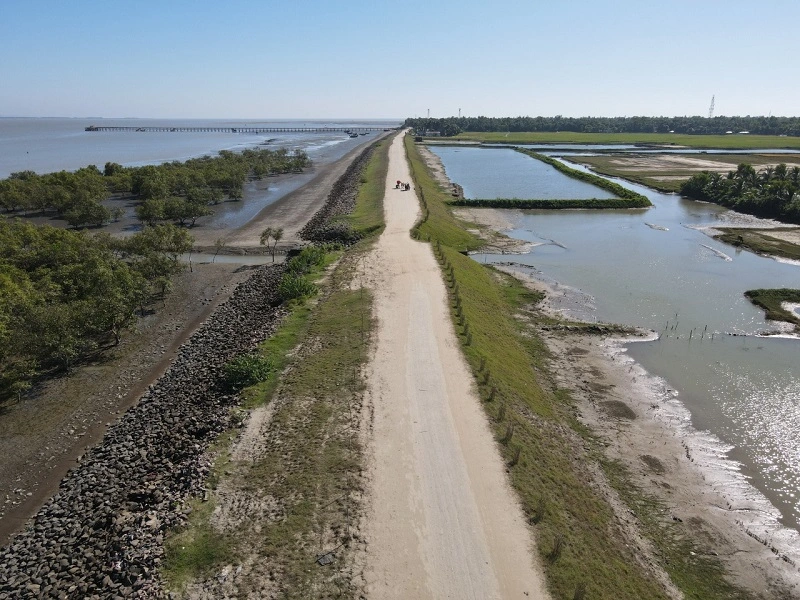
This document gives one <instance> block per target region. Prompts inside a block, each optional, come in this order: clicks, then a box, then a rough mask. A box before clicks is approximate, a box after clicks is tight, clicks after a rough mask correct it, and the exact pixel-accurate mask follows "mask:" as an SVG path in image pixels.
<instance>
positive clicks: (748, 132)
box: [739, 131, 750, 133]
mask: <svg viewBox="0 0 800 600" xmlns="http://www.w3.org/2000/svg"><path fill="white" fill-rule="evenodd" d="M739 133H750V132H749V131H740V132H739Z"/></svg>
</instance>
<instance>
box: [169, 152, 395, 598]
mask: <svg viewBox="0 0 800 600" xmlns="http://www.w3.org/2000/svg"><path fill="white" fill-rule="evenodd" d="M382 150H383V149H381V151H382ZM380 164H381V161H380V159H375V160H372V161H370V166H371V167H372V168H371V169H370V167H368V168H367V170H366V173H367V175H366V177H367V183H371V179H372V178H373V177H382V182H381V185H380V188H378V187H377V186H374V185H367V184H363V185H362V192H363V193H360V194H359V195H358V198H359V199H358V201H357V202H356V212H358V214H359V216H358V217H357V218H356V221H357V222H358V223H360V224H361V225H359V226H355V225H354V227H363V229H361V231H362V234H363V235H365V236H366V235H370V234H372V235H374V234H376V233H378V232H379V231H380V230H381V229H382V217H383V211H382V206H383V198H382V193H383V188H384V185H383V184H384V183H385V177H386V175H385V168H384V169H383V172H381V167H380ZM365 188H366V190H365ZM378 190H380V197H378ZM376 219H380V223H378V221H376ZM376 225H377V226H376ZM369 243H370V242H369V241H366V240H365V241H362V242H360V243H359V244H356V245H355V246H352V247H350V248H349V249H348V251H347V252H346V253H344V254H343V253H342V251H341V246H339V245H323V246H309V247H306V248H304V249H303V250H302V251H301V252H300V253H299V254H298V255H296V256H294V257H292V258H291V259H290V260H288V261H287V263H286V265H285V270H286V275H285V276H284V279H283V281H282V282H281V286H283V285H284V284H285V285H287V286H288V285H289V284H288V283H287V282H290V281H291V282H292V283H291V285H292V286H295V285H300V282H305V284H308V285H311V286H314V289H315V290H316V291H318V292H319V293H318V296H317V298H315V299H313V300H311V299H310V298H309V296H308V295H306V294H297V295H294V294H287V295H286V296H285V297H287V298H288V297H290V296H291V299H290V300H289V301H288V302H287V307H288V308H289V309H290V314H289V315H288V317H286V319H285V320H284V321H283V323H282V325H281V327H280V329H279V330H278V331H277V332H276V333H275V334H274V335H272V336H271V337H270V338H269V339H267V340H266V341H265V342H263V343H262V344H261V345H260V347H259V351H258V354H257V355H258V356H259V357H260V360H262V361H268V362H269V364H270V365H271V366H272V369H271V371H270V373H269V374H268V376H267V377H266V379H263V380H262V381H259V382H258V383H256V384H255V385H253V386H251V387H248V388H245V389H244V390H242V391H241V392H240V397H241V398H242V403H243V406H245V407H247V408H251V409H253V408H257V407H263V406H264V405H266V404H267V403H270V404H271V417H270V418H269V420H268V422H267V423H266V424H265V425H264V426H263V427H262V428H261V430H260V431H259V432H258V441H257V443H256V444H257V446H258V448H259V449H258V451H257V452H255V453H254V454H253V456H252V457H251V458H249V459H247V460H233V459H231V455H230V452H229V450H230V445H229V444H221V446H220V450H219V451H218V452H217V459H216V466H215V468H214V470H213V472H212V477H211V478H210V480H209V485H210V486H212V487H218V489H219V492H218V493H219V494H220V495H219V506H220V507H221V508H222V509H223V511H222V512H223V513H224V512H225V511H231V513H229V518H227V519H226V518H224V517H223V518H219V519H216V520H215V519H214V518H212V517H211V515H210V513H207V512H201V513H199V518H197V519H194V518H193V519H192V527H191V529H192V530H193V531H192V532H191V535H193V536H195V537H197V538H199V539H200V540H201V541H202V540H203V539H208V540H213V539H214V537H215V536H216V539H218V540H220V541H221V542H223V543H227V542H226V541H227V540H232V542H231V544H230V546H227V552H226V554H221V555H218V556H214V557H211V558H210V559H209V563H208V565H207V566H204V565H203V564H197V563H194V564H196V566H195V567H193V570H192V569H188V570H187V573H188V574H187V575H186V576H183V581H184V582H194V583H195V584H199V585H201V586H202V588H203V590H204V591H205V592H207V593H208V594H210V595H217V596H219V597H222V596H224V595H228V594H230V593H232V592H231V589H230V588H225V587H224V586H225V583H224V582H221V580H220V579H219V578H218V577H216V574H217V573H218V572H219V570H220V569H221V568H222V567H223V566H224V565H225V564H230V563H234V564H238V565H241V566H242V567H243V570H242V572H241V575H240V576H238V577H237V579H236V583H235V586H236V588H235V589H236V592H235V593H238V594H244V595H247V594H248V593H255V592H256V591H257V592H258V593H259V594H263V593H266V592H269V593H272V594H274V595H275V596H276V597H282V598H323V597H325V598H332V597H353V596H354V595H355V591H354V590H356V588H357V586H358V583H357V581H356V576H355V574H354V572H353V563H352V561H350V560H349V559H348V557H349V554H348V553H349V552H350V550H351V548H352V547H354V546H357V545H358V544H360V542H359V537H358V526H359V523H358V519H359V517H358V514H359V513H358V510H359V502H360V499H361V493H362V487H363V482H362V479H361V478H362V475H361V474H362V468H363V467H362V448H361V445H360V442H359V437H358V431H359V427H360V422H361V401H362V392H363V389H364V383H363V381H362V377H361V369H362V366H363V364H364V363H365V361H366V360H367V350H368V347H369V339H370V332H371V328H372V325H373V321H372V316H371V310H372V309H371V307H372V298H371V296H370V294H369V293H368V292H367V291H366V290H364V289H353V288H352V280H353V276H354V272H355V265H356V262H357V261H358V259H359V257H360V254H361V253H362V252H364V251H366V248H367V246H368V245H369ZM334 261H338V262H337V263H336V264H335V265H333V264H332V263H334ZM331 268H332V270H331ZM328 271H330V272H328ZM323 272H326V273H327V275H326V276H325V277H324V279H322V280H320V276H321V274H322V273H323ZM228 435H229V438H230V439H233V438H234V437H235V436H234V435H233V434H232V433H229V434H228ZM217 484H218V485H217ZM231 498H235V499H236V500H234V501H231ZM237 511H238V512H237ZM205 532H208V535H207V536H206V538H204V537H203V536H204V535H205ZM170 548H172V552H174V553H175V554H176V556H177V557H180V555H181V552H182V550H181V551H178V550H177V545H176V544H172V545H171V546H170ZM175 563H176V560H172V561H171V562H168V565H170V568H173V567H171V565H174V564H175ZM237 568H238V567H237ZM168 579H169V581H172V582H175V581H179V578H178V576H177V575H174V574H169V575H168ZM175 589H180V586H177V587H176V588H175Z"/></svg>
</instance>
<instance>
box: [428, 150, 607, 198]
mask: <svg viewBox="0 0 800 600" xmlns="http://www.w3.org/2000/svg"><path fill="white" fill-rule="evenodd" d="M430 149H431V151H432V152H433V153H434V154H436V155H438V156H439V158H441V159H442V162H443V164H445V168H446V169H447V174H448V176H449V177H450V179H451V180H452V181H454V182H456V183H458V184H459V185H461V186H462V187H463V188H464V197H465V198H469V199H473V200H474V199H479V198H480V199H487V198H524V199H531V198H535V199H544V200H559V199H583V198H614V197H615V196H614V195H613V194H611V193H610V192H607V191H606V190H603V189H601V188H599V187H596V186H594V185H591V184H589V183H585V182H583V181H578V180H576V179H572V178H570V177H567V176H566V175H564V174H563V173H561V172H559V171H557V170H556V169H554V168H553V167H551V166H550V165H548V164H547V163H543V162H542V161H540V160H536V159H535V158H531V157H530V156H526V155H524V154H522V153H520V152H517V151H515V150H512V149H510V148H470V147H461V148H454V147H452V146H431V147H430Z"/></svg>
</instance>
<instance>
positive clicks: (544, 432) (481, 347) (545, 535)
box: [406, 143, 739, 600]
mask: <svg viewBox="0 0 800 600" xmlns="http://www.w3.org/2000/svg"><path fill="white" fill-rule="evenodd" d="M406 147H407V149H408V152H409V158H410V163H411V165H412V168H413V169H414V174H413V176H414V179H415V182H416V183H417V185H418V186H419V188H420V189H422V190H423V192H424V198H425V206H426V207H427V210H426V211H425V212H426V217H427V218H426V219H425V220H424V221H423V222H422V223H421V224H420V225H419V226H418V229H417V230H416V231H415V235H416V237H418V238H422V239H430V240H431V243H432V244H433V246H434V252H435V254H436V256H437V259H438V260H439V261H440V264H441V265H442V269H443V272H444V276H445V281H446V284H447V286H448V289H449V292H450V301H451V309H452V313H451V314H452V318H453V321H454V325H455V328H456V332H457V333H458V335H459V339H460V340H461V343H462V348H463V351H464V354H465V356H466V358H467V360H468V362H469V364H470V366H471V368H472V371H473V375H474V377H475V382H476V386H477V387H478V390H479V393H480V396H481V398H482V399H483V403H482V404H483V407H484V409H485V411H486V413H487V415H488V417H489V420H490V423H491V424H492V427H493V429H494V432H495V435H496V438H497V440H498V448H499V450H500V452H501V454H502V456H503V458H504V460H505V461H506V463H507V465H508V471H509V476H510V479H511V483H512V485H513V487H514V489H515V490H516V492H517V494H518V496H519V498H520V501H521V504H522V508H523V511H524V513H525V515H526V517H527V519H528V520H529V522H530V523H532V524H534V525H535V528H536V536H537V547H538V550H539V554H540V558H541V560H542V564H543V565H544V567H545V572H546V576H547V581H548V587H549V589H550V591H551V593H552V595H553V597H554V598H567V599H569V598H573V597H574V595H575V594H576V591H577V590H579V589H580V587H581V586H585V593H586V597H587V598H593V599H608V600H612V599H613V600H625V599H630V600H639V599H641V598H648V599H657V598H666V597H667V596H666V593H665V591H664V590H663V589H662V587H661V585H660V584H659V583H658V582H657V581H656V580H655V579H654V578H653V577H652V576H651V574H649V573H648V572H646V571H645V570H644V569H642V568H641V567H640V566H639V563H638V562H637V558H636V556H635V555H634V554H633V550H632V549H631V547H630V546H629V545H628V543H627V542H626V539H625V537H624V535H623V534H622V532H621V531H620V529H619V527H618V525H617V522H616V519H615V516H614V514H613V511H612V509H611V507H610V506H609V504H608V503H607V501H606V500H605V499H604V497H603V496H602V495H601V494H600V493H599V492H598V491H597V490H596V489H595V488H594V487H593V485H592V483H590V482H591V481H592V480H593V479H594V477H595V475H594V472H593V468H592V466H591V465H592V463H595V464H598V465H599V466H600V467H603V468H606V469H607V471H608V478H609V480H610V482H611V483H612V484H614V485H615V487H616V488H617V489H618V490H619V491H625V490H627V491H629V492H630V494H631V495H630V496H629V497H627V498H626V499H628V500H629V501H632V502H633V501H635V502H651V503H652V502H653V501H652V500H651V499H648V498H647V497H646V496H644V495H643V494H641V493H634V490H633V486H631V484H630V479H629V477H628V476H627V474H626V472H625V471H624V469H621V468H620V467H619V466H618V465H616V464H614V463H609V465H610V466H608V467H607V465H606V464H604V463H607V461H605V459H604V458H603V454H602V442H601V441H598V440H597V439H595V438H594V436H593V435H592V434H591V432H590V431H588V430H587V429H586V428H585V427H584V426H583V425H582V424H581V423H580V422H579V421H578V420H577V419H576V418H575V410H576V409H575V406H574V403H573V401H572V400H571V398H570V396H569V394H568V393H567V392H566V391H564V390H561V389H558V388H556V387H555V385H554V384H553V381H552V379H551V377H552V375H551V374H550V372H549V369H550V368H551V367H550V362H549V357H548V351H547V349H546V347H545V345H544V344H543V342H542V341H541V340H540V339H539V338H538V337H537V336H536V335H535V333H534V332H533V331H532V329H531V327H530V325H529V322H530V321H532V320H536V319H543V320H546V321H547V322H548V324H550V323H551V321H552V319H547V318H544V317H542V316H541V315H540V314H539V313H538V312H537V311H535V310H531V309H530V308H529V307H530V305H531V304H534V303H535V302H536V301H538V300H539V299H540V297H539V296H537V295H536V294H533V293H531V292H530V291H528V290H527V289H526V288H525V287H524V286H523V285H522V284H521V283H520V282H519V281H517V280H516V279H514V278H512V277H510V276H507V275H505V274H502V273H499V272H497V271H495V270H493V269H491V268H487V267H485V266H482V265H480V264H479V263H477V262H475V261H473V260H472V259H470V258H469V257H467V256H465V255H463V254H462V253H461V252H460V250H462V249H463V247H464V246H465V245H468V244H465V241H464V237H463V236H465V235H468V234H467V233H466V232H464V233H462V234H457V233H455V232H456V230H461V231H463V225H462V224H461V223H459V222H458V221H457V220H456V219H455V218H454V217H453V216H452V214H451V213H450V212H449V210H448V201H449V196H448V194H447V192H445V191H444V190H442V189H440V188H439V187H438V186H437V185H436V184H435V183H434V182H433V179H432V178H431V176H430V174H429V173H428V172H427V170H426V169H425V168H424V165H423V163H422V161H421V160H420V159H419V156H418V153H417V150H416V148H415V146H414V144H413V143H407V146H406ZM453 243H455V244H456V245H455V246H453V245H452V244H453ZM587 330H589V329H588V327H587ZM512 427H513V429H512ZM509 432H512V434H511V439H508V437H509V435H508V434H509ZM636 506H637V508H640V505H638V504H637V505H636ZM653 506H655V505H653ZM663 516H664V515H663V512H657V513H654V516H653V520H652V527H651V526H650V522H647V523H644V522H643V527H644V528H645V529H646V530H647V532H648V533H650V534H651V535H652V536H653V538H654V543H656V546H657V548H658V549H659V551H662V552H664V556H666V557H667V560H666V561H665V563H666V562H667V561H670V562H674V563H675V564H674V565H672V564H664V565H663V566H664V568H666V569H668V571H669V572H670V573H671V575H672V577H673V578H674V580H675V582H676V584H677V585H680V586H681V587H682V589H683V590H684V592H685V593H686V594H687V597H690V598H709V599H713V598H738V597H739V596H738V593H739V592H738V591H737V590H735V588H732V587H731V586H730V585H729V584H728V583H727V582H726V581H725V580H724V578H723V577H722V571H721V568H720V566H719V564H718V563H717V562H714V561H713V560H710V559H709V560H708V561H705V560H703V561H701V560H694V559H685V560H680V561H679V560H677V557H678V556H679V553H680V552H682V551H686V550H687V548H693V546H691V544H690V543H687V544H688V545H684V546H681V545H676V544H675V543H674V537H673V536H672V535H671V533H670V532H665V531H663V530H662V529H661V526H662V525H664V526H666V524H665V522H664V519H663ZM557 545H558V546H560V551H559V552H557V553H556V552H554V550H555V548H556V546H557ZM674 549H677V550H675V553H674V554H673V550H674Z"/></svg>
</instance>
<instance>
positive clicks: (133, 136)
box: [0, 118, 398, 178]
mask: <svg viewBox="0 0 800 600" xmlns="http://www.w3.org/2000/svg"><path fill="white" fill-rule="evenodd" d="M90 125H96V126H98V127H99V126H105V127H115V126H116V127H159V126H173V127H232V128H238V127H245V126H251V127H344V128H350V127H381V128H384V127H396V126H397V125H398V122H397V121H371V120H362V121H357V120H352V121H350V120H348V121H344V120H343V121H330V120H328V121H311V120H307V121H300V120H294V121H286V120H283V121H267V120H249V121H245V120H210V119H200V120H197V119H194V120H186V119H169V120H163V119H63V118H0V178H3V177H8V176H9V175H10V174H11V173H14V172H17V171H25V170H31V171H35V172H37V173H49V172H52V171H60V170H62V169H64V170H67V171H74V170H75V169H79V168H81V167H85V166H87V165H96V166H98V167H100V169H101V170H102V168H103V165H105V164H106V162H117V163H120V164H121V165H124V166H141V165H145V164H156V163H161V162H166V161H172V160H186V159H188V158H194V157H198V156H204V155H207V154H208V155H215V154H216V153H217V152H219V151H220V150H236V149H242V148H252V147H256V146H262V145H263V146H262V147H264V148H268V149H271V150H276V149H277V148H280V147H285V148H287V149H289V150H295V149H300V150H305V151H306V152H307V153H308V155H309V156H310V157H311V159H312V160H316V161H323V162H328V161H332V160H336V159H337V158H340V157H341V156H344V154H346V153H347V151H348V150H350V149H352V147H353V146H355V145H356V144H358V143H361V142H363V141H364V139H365V137H366V138H373V137H374V136H375V135H377V134H376V133H369V134H367V135H366V136H359V137H358V138H354V139H351V138H350V137H348V135H347V134H346V133H344V132H332V133H260V134H255V133H230V132H225V133H188V132H186V133H184V132H174V133H173V132H149V131H148V132H89V131H85V128H86V127H88V126H90ZM264 144H266V145H264Z"/></svg>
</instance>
